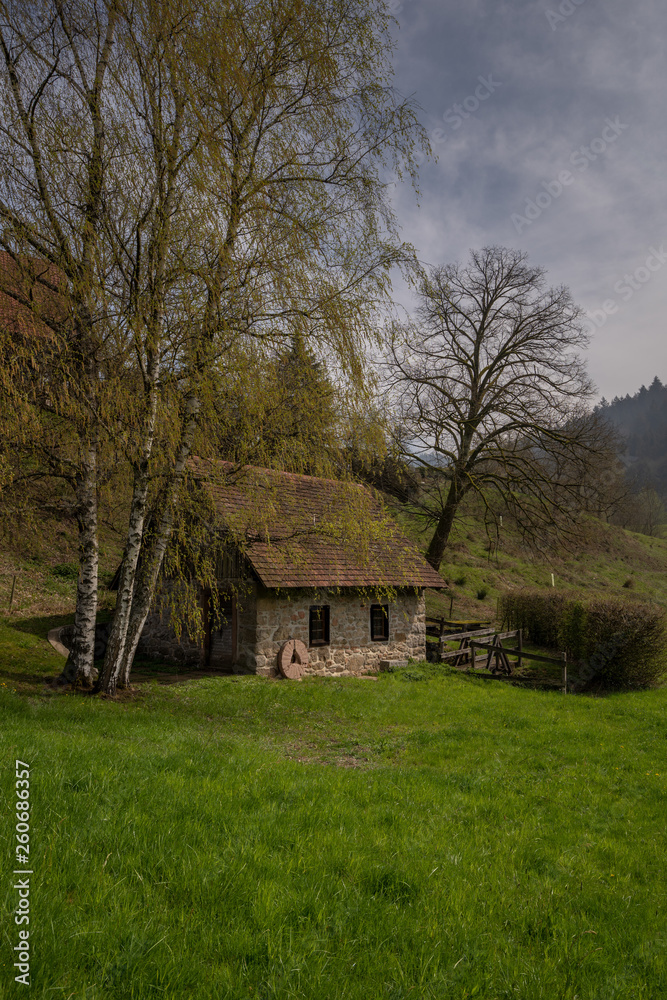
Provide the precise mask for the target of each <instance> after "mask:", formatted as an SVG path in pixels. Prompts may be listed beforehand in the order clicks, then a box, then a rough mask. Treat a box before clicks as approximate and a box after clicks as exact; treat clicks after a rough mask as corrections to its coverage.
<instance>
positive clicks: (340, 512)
mask: <svg viewBox="0 0 667 1000" xmlns="http://www.w3.org/2000/svg"><path fill="white" fill-rule="evenodd" d="M190 467H191V470H192V471H193V472H194V473H195V475H196V477H197V478H200V479H202V480H203V481H204V482H205V483H206V488H207V489H208V490H210V492H211V495H212V497H213V500H214V502H215V506H216V509H217V512H218V514H219V516H220V519H221V521H222V524H223V525H224V526H225V528H226V529H227V530H228V531H229V533H230V535H231V537H233V538H236V539H239V540H240V542H241V548H242V550H243V552H244V554H245V556H246V558H247V559H248V560H249V562H250V564H251V566H252V568H253V570H254V571H255V573H256V574H257V576H258V577H259V579H260V581H261V582H262V583H263V584H264V585H265V586H266V587H281V588H282V587H285V588H292V587H383V586H386V587H444V586H445V583H444V581H443V579H442V577H441V576H440V575H439V574H438V573H436V571H435V570H434V569H433V567H432V566H430V565H429V563H427V562H426V560H425V559H424V557H423V556H422V555H421V554H420V553H419V552H418V551H417V549H416V548H415V547H414V546H413V545H412V544H411V543H410V542H409V541H408V540H407V539H406V538H405V537H404V536H403V535H402V534H401V533H400V531H399V530H398V528H397V526H396V524H395V523H394V522H393V521H392V520H391V518H390V517H389V516H388V514H387V512H386V510H385V509H384V507H383V505H382V503H381V501H380V500H379V498H378V497H377V495H375V494H373V493H371V491H370V490H369V489H367V488H366V487H365V486H361V485H359V484H357V483H342V482H337V481H335V480H333V479H320V478H317V477H315V476H301V475H296V474H294V473H288V472H276V471H274V470H271V469H258V468H255V467H252V466H245V467H243V468H239V467H238V466H234V465H232V464H231V463H227V462H216V463H207V462H203V461H202V460H200V459H193V460H192V461H191V463H190Z"/></svg>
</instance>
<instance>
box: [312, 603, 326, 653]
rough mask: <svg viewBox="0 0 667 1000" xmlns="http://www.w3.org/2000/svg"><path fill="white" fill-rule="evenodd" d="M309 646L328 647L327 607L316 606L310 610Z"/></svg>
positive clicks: (324, 605) (323, 605) (322, 605)
mask: <svg viewBox="0 0 667 1000" xmlns="http://www.w3.org/2000/svg"><path fill="white" fill-rule="evenodd" d="M308 626H309V627H308V638H309V642H308V645H309V646H328V645H329V605H328V604H318V605H315V606H313V607H311V609H310V618H309V622H308Z"/></svg>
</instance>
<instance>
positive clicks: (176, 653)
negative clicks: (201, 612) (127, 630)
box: [137, 608, 204, 667]
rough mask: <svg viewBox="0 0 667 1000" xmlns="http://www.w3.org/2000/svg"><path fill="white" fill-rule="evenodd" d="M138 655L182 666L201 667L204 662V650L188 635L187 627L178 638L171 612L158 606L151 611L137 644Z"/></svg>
mask: <svg viewBox="0 0 667 1000" xmlns="http://www.w3.org/2000/svg"><path fill="white" fill-rule="evenodd" d="M137 656H140V657H145V658H146V659H151V660H162V661H164V662H166V663H177V664H179V665H182V666H188V667H199V666H201V664H202V663H203V658H204V650H203V649H202V647H201V646H200V645H199V644H198V643H195V642H193V641H192V639H190V638H189V637H188V634H187V632H186V631H185V629H184V630H183V631H182V632H181V636H180V639H178V638H177V637H176V633H175V632H174V629H173V628H172V626H171V624H170V622H169V612H168V611H167V610H166V609H165V610H160V608H157V609H156V610H154V611H151V612H150V613H149V615H148V618H147V619H146V624H145V625H144V629H143V632H142V633H141V638H140V639H139V645H138V646H137Z"/></svg>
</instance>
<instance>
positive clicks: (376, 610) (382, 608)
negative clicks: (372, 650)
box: [371, 604, 389, 642]
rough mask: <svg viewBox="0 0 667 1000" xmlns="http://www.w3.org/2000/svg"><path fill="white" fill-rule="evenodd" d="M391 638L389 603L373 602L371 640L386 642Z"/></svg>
mask: <svg viewBox="0 0 667 1000" xmlns="http://www.w3.org/2000/svg"><path fill="white" fill-rule="evenodd" d="M388 638H389V605H388V604H371V640H372V641H373V642H386V640H387V639H388Z"/></svg>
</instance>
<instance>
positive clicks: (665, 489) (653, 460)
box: [597, 376, 667, 499]
mask: <svg viewBox="0 0 667 1000" xmlns="http://www.w3.org/2000/svg"><path fill="white" fill-rule="evenodd" d="M597 412H598V413H600V414H601V415H602V416H604V417H606V419H607V420H608V421H609V422H610V423H612V424H613V425H614V427H616V428H617V430H618V431H619V432H620V434H621V436H622V437H623V440H624V442H625V453H624V454H623V456H622V458H623V461H624V462H625V464H626V466H627V468H628V472H629V473H630V475H631V476H632V478H633V479H634V480H635V481H636V482H637V483H638V485H642V486H643V485H647V486H652V487H654V488H655V489H656V490H657V492H658V493H659V494H660V495H661V496H662V497H663V499H667V386H665V385H663V384H662V382H661V381H660V379H659V378H658V377H657V376H656V377H655V378H654V379H653V382H652V383H651V385H650V386H649V387H648V389H647V388H646V386H645V385H643V386H642V387H641V389H640V390H639V392H636V393H635V395H634V396H630V395H627V396H617V397H616V398H615V399H612V401H611V403H608V402H607V400H606V399H603V400H602V401H601V402H600V405H599V406H598V407H597Z"/></svg>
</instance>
